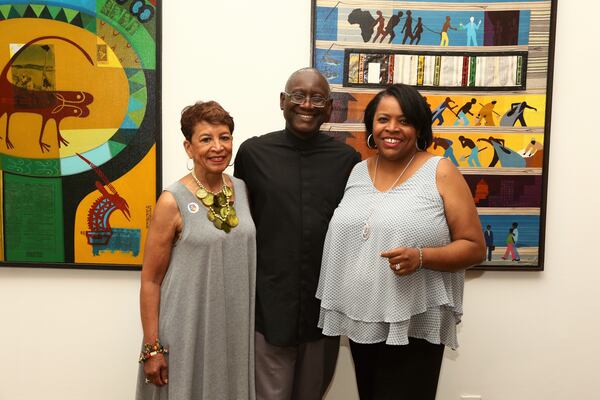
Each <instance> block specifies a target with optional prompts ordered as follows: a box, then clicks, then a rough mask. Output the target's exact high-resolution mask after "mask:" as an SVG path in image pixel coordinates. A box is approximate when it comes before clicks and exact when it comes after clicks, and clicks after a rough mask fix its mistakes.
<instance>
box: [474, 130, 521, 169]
mask: <svg viewBox="0 0 600 400" xmlns="http://www.w3.org/2000/svg"><path fill="white" fill-rule="evenodd" d="M477 142H487V143H489V144H490V145H492V148H493V150H494V155H493V157H492V161H490V165H489V167H490V168H493V167H495V166H496V164H498V161H500V164H501V165H502V167H504V168H524V167H525V166H526V163H525V159H524V158H523V157H522V156H521V155H520V154H519V153H517V152H516V151H514V150H512V149H509V148H508V147H506V146H505V145H504V143H505V142H504V139H500V138H495V137H493V136H490V137H489V138H488V139H484V138H480V139H477ZM482 150H483V149H482Z"/></svg>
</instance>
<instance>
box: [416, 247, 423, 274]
mask: <svg viewBox="0 0 600 400" xmlns="http://www.w3.org/2000/svg"><path fill="white" fill-rule="evenodd" d="M417 250H419V266H418V267H417V271H418V270H420V269H421V268H423V249H421V248H420V247H417Z"/></svg>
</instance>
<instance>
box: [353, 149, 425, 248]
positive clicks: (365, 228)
mask: <svg viewBox="0 0 600 400" xmlns="http://www.w3.org/2000/svg"><path fill="white" fill-rule="evenodd" d="M415 155H417V153H415V154H413V156H412V157H411V158H410V160H408V163H407V164H406V166H405V167H404V169H403V170H402V172H400V175H398V177H397V178H396V180H395V181H394V183H392V185H391V186H390V187H389V188H388V189H387V190H385V191H384V192H382V194H383V195H384V196H385V195H386V194H388V193H389V191H390V190H392V188H393V187H394V186H396V183H398V181H399V180H400V178H402V175H404V173H405V172H406V170H407V169H408V167H409V166H410V164H412V162H413V160H414V159H415ZM378 167H379V154H378V155H377V158H376V159H375V172H374V173H373V195H376V194H377V188H375V180H376V179H377V168H378ZM367 173H368V170H367ZM382 198H383V196H382ZM375 208H376V207H375V206H373V207H372V208H371V211H370V212H369V215H368V216H367V219H366V220H365V224H364V225H363V228H362V238H363V240H367V239H368V238H369V236H371V224H370V222H371V217H372V216H373V213H374V212H375Z"/></svg>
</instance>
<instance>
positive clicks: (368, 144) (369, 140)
mask: <svg viewBox="0 0 600 400" xmlns="http://www.w3.org/2000/svg"><path fill="white" fill-rule="evenodd" d="M371 141H372V142H373V145H371ZM367 147H368V148H370V149H371V150H375V149H376V148H377V146H375V140H374V139H373V134H372V133H371V134H370V135H369V136H367Z"/></svg>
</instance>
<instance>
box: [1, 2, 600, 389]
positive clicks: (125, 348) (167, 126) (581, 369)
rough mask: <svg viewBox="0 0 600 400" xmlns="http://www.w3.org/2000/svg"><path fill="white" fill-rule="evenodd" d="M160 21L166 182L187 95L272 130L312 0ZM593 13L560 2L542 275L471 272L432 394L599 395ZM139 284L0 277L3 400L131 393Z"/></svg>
mask: <svg viewBox="0 0 600 400" xmlns="http://www.w3.org/2000/svg"><path fill="white" fill-rule="evenodd" d="M183 4H185V7H184V6H183ZM163 11H164V23H163V28H164V37H163V63H164V64H163V65H164V72H163V73H164V75H163V111H164V120H163V121H164V124H163V138H164V153H163V154H164V167H163V174H164V175H163V176H164V182H165V184H166V183H169V182H171V181H174V180H176V179H178V178H179V177H180V176H181V175H183V174H184V173H185V172H186V170H185V156H184V153H183V151H182V149H181V141H182V136H181V133H180V132H179V129H178V120H179V112H180V110H181V108H182V107H183V106H184V105H187V104H189V103H191V102H193V101H195V100H196V99H216V100H218V101H220V102H221V103H222V104H223V105H224V106H225V107H226V108H227V109H228V110H230V111H231V112H232V113H233V114H234V116H235V121H236V125H237V128H236V132H235V140H236V141H237V143H238V144H239V142H240V141H242V140H243V139H244V138H247V137H249V136H252V135H256V134H261V133H264V132H266V131H269V130H275V129H278V128H280V127H282V124H283V122H282V121H283V120H282V118H281V116H280V112H279V105H278V93H279V91H280V90H281V89H282V87H283V84H284V82H285V79H286V78H287V76H288V74H289V73H290V72H291V71H293V70H295V69H297V68H300V67H303V66H306V65H308V63H309V54H310V1H308V0H304V1H277V0H257V1H253V2H234V1H229V2H227V1H223V2H221V1H211V2H204V1H203V2H200V1H187V2H185V3H184V2H181V1H177V2H165V6H164V10H163ZM599 14H600V5H599V3H597V2H594V1H591V0H587V1H584V0H579V1H574V0H570V1H566V0H562V1H561V3H560V4H559V11H558V30H557V40H556V62H555V79H554V101H553V118H552V136H551V149H550V155H551V159H550V178H549V185H548V214H547V217H548V218H547V236H546V270H545V271H544V272H542V273H533V272H530V273H516V272H507V273H500V272H472V273H469V279H468V282H467V284H466V295H465V316H464V321H463V324H462V326H461V328H460V341H461V347H460V349H459V350H458V351H456V352H450V351H448V352H446V356H445V359H444V365H443V368H442V374H441V378H440V385H439V390H438V399H440V400H455V399H458V398H459V395H460V394H464V393H472V394H481V395H483V398H484V399H485V400H554V399H556V400H559V399H560V400H562V399H586V400H588V399H597V398H600V395H599V394H598V383H597V381H598V367H597V364H598V358H599V357H600V341H599V340H598V330H600V300H599V299H598V296H597V295H594V294H593V293H595V292H596V290H597V288H598V283H599V282H600V265H599V263H598V261H597V260H598V257H597V256H596V254H595V251H594V248H595V246H596V245H597V243H598V240H597V238H596V237H595V236H597V233H596V232H597V231H598V228H599V227H600V218H599V217H600V215H599V214H600V207H599V203H598V199H597V198H596V196H598V190H597V189H596V185H598V183H599V181H600V179H599V178H600V173H599V172H598V171H599V168H598V166H597V165H595V163H593V152H595V151H598V149H599V148H600V133H599V132H598V130H599V129H598V127H597V124H595V122H596V118H597V116H598V113H599V112H600V109H599V107H598V104H599V101H598V97H597V94H598V93H599V92H600V84H599V81H600V78H598V76H597V75H595V73H596V71H597V70H598V68H597V64H596V63H597V62H598V52H597V50H598V44H597V42H596V40H595V37H594V36H595V34H596V32H595V30H596V29H595V27H596V26H597V25H598V21H597V16H598V15H599ZM592 35H594V36H592ZM138 279H139V273H138V272H115V271H69V270H51V269H13V268H0V347H1V350H0V360H1V361H0V400H21V399H23V400H31V399H37V398H40V399H46V400H54V399H56V400H58V399H60V400H71V399H72V400H80V399H86V400H106V399H111V400H125V399H131V398H132V397H133V393H134V381H135V375H136V370H137V362H136V357H137V351H138V348H139V341H140V340H141V330H140V324H139V317H138V312H137V307H138V306H137V296H138V293H137V292H138ZM342 358H343V360H342V361H343V362H342V364H341V365H340V369H339V370H338V372H339V373H338V375H337V376H336V380H335V382H334V387H333V388H332V390H331V391H330V393H329V396H328V399H329V400H332V399H344V400H351V399H353V398H356V397H355V395H354V390H355V389H354V383H353V381H352V375H351V374H352V370H351V365H350V363H349V356H348V353H347V350H346V349H343V352H342Z"/></svg>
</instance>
